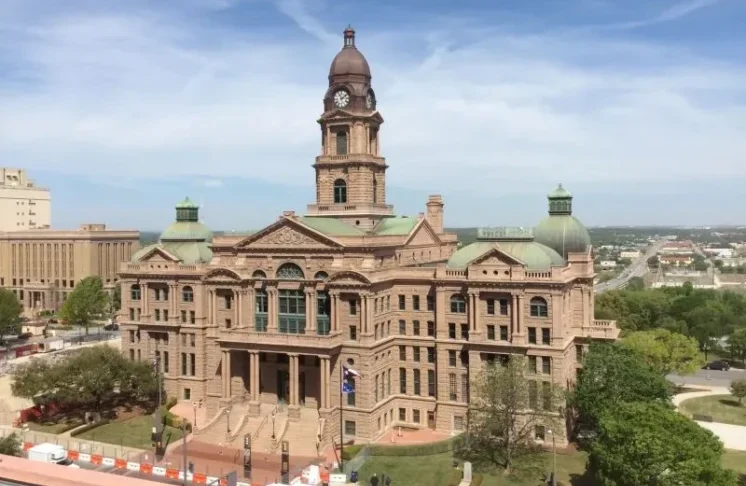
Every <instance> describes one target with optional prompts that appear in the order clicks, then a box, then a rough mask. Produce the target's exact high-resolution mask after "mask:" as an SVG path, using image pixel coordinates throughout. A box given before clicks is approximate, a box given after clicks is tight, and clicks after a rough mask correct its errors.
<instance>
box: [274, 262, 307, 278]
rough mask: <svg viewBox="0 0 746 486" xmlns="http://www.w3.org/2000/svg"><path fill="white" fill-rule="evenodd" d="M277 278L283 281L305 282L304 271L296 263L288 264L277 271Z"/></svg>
mask: <svg viewBox="0 0 746 486" xmlns="http://www.w3.org/2000/svg"><path fill="white" fill-rule="evenodd" d="M277 278H279V279H283V280H305V278H306V276H305V275H303V270H301V269H300V267H299V266H298V265H296V264H294V263H286V264H284V265H282V266H281V267H280V268H278V269H277Z"/></svg>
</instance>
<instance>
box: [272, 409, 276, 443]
mask: <svg viewBox="0 0 746 486" xmlns="http://www.w3.org/2000/svg"><path fill="white" fill-rule="evenodd" d="M275 412H276V410H272V440H275Z"/></svg>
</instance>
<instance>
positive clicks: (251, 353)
mask: <svg viewBox="0 0 746 486" xmlns="http://www.w3.org/2000/svg"><path fill="white" fill-rule="evenodd" d="M247 352H248V353H249V354H250V355H252V356H259V351H257V350H256V349H249V350H247Z"/></svg>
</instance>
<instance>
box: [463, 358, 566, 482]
mask: <svg viewBox="0 0 746 486" xmlns="http://www.w3.org/2000/svg"><path fill="white" fill-rule="evenodd" d="M539 384H540V382H539V383H537V382H536V381H534V382H531V381H530V380H529V379H528V378H527V377H526V360H525V358H523V357H521V356H517V355H514V356H512V357H511V359H510V360H508V361H507V362H506V363H505V364H494V365H488V366H487V367H486V369H485V370H484V372H483V373H481V374H480V375H479V378H478V381H477V382H476V383H475V384H474V385H473V387H472V390H473V391H472V395H471V402H470V405H469V431H468V433H467V438H466V439H465V440H463V441H461V445H460V446H459V448H458V449H457V451H456V454H457V455H458V456H459V457H461V458H462V459H464V460H467V461H471V462H473V463H474V464H475V465H476V466H477V467H479V468H483V469H488V470H494V469H499V470H502V471H504V472H505V473H510V472H512V471H514V470H515V469H520V464H521V462H522V461H523V460H525V459H526V458H528V457H529V456H535V455H537V454H540V453H541V449H540V448H538V447H537V445H536V442H535V441H534V430H535V426H536V425H537V424H541V425H544V426H546V427H547V428H548V429H551V428H553V427H552V425H553V424H554V421H555V419H553V416H552V415H548V413H547V412H556V411H557V410H558V406H559V403H558V400H557V398H556V396H555V395H554V394H555V392H554V390H553V389H551V388H549V389H544V388H543V387H541V386H539ZM544 392H546V393H548V394H549V396H544V395H543V394H542V395H541V396H539V395H540V393H544Z"/></svg>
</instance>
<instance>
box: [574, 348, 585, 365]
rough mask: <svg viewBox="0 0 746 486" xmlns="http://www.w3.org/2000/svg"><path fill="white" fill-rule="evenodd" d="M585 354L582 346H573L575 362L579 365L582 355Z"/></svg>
mask: <svg viewBox="0 0 746 486" xmlns="http://www.w3.org/2000/svg"><path fill="white" fill-rule="evenodd" d="M584 354H585V350H584V349H583V345H582V344H576V345H575V361H577V362H578V363H581V362H582V361H583V355H584Z"/></svg>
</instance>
